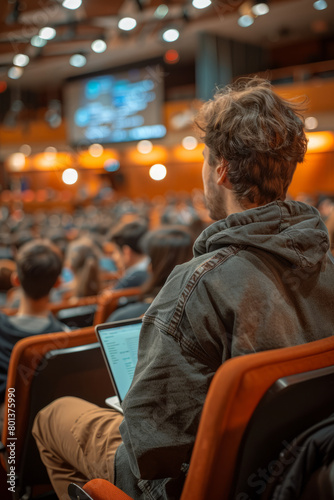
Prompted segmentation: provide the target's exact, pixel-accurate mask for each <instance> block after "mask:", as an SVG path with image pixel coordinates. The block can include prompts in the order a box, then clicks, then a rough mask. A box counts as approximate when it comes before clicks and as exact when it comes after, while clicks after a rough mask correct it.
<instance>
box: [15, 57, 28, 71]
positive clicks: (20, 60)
mask: <svg viewBox="0 0 334 500" xmlns="http://www.w3.org/2000/svg"><path fill="white" fill-rule="evenodd" d="M29 61H30V59H29V57H28V56H27V55H25V54H16V55H15V56H14V59H13V64H15V66H20V67H21V68H23V67H24V66H27V64H29Z"/></svg>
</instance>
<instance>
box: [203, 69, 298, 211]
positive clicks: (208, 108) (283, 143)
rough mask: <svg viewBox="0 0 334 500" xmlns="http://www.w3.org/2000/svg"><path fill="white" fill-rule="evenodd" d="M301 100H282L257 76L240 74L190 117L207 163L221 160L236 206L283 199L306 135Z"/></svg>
mask: <svg viewBox="0 0 334 500" xmlns="http://www.w3.org/2000/svg"><path fill="white" fill-rule="evenodd" d="M303 110H304V103H302V104H300V103H296V102H291V101H286V100H284V99H282V98H281V97H279V96H278V95H277V94H275V92H274V91H273V90H272V86H271V84H270V82H269V81H267V80H264V79H262V78H258V77H254V78H242V79H239V80H237V82H235V84H233V85H229V86H227V87H225V88H224V89H222V90H219V91H218V92H217V93H216V94H215V96H214V98H213V99H212V100H211V101H208V102H207V103H205V104H204V105H203V106H202V108H201V110H200V111H199V114H198V116H197V119H196V121H195V124H196V126H197V127H198V128H199V129H200V130H201V131H202V132H204V134H202V137H201V139H202V140H203V141H204V143H205V144H206V146H207V147H208V149H209V164H210V166H217V164H219V163H221V162H222V161H225V163H226V164H227V176H228V179H229V181H230V183H231V184H232V186H233V190H234V192H235V195H236V197H237V200H238V201H239V203H241V204H245V203H246V204H247V203H254V204H256V205H263V204H265V203H270V202H271V201H275V200H278V199H281V200H284V199H285V197H286V192H287V189H288V186H289V184H290V182H291V180H292V176H293V174H294V171H295V169H296V166H297V163H300V162H302V161H303V159H304V156H305V153H306V149H307V139H306V136H305V130H304V120H303V116H302V111H303Z"/></svg>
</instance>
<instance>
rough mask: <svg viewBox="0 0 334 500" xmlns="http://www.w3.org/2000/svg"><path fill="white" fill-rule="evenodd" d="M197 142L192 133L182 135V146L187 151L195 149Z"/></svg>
mask: <svg viewBox="0 0 334 500" xmlns="http://www.w3.org/2000/svg"><path fill="white" fill-rule="evenodd" d="M197 144H198V142H197V139H196V137H193V136H192V135H188V136H187V137H184V138H183V139H182V146H183V147H184V149H187V150H188V151H192V150H193V149H195V148H196V146H197Z"/></svg>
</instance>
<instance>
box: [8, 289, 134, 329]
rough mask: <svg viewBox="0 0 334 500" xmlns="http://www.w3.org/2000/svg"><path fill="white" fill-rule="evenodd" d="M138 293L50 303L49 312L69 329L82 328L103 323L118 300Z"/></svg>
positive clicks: (129, 291)
mask: <svg viewBox="0 0 334 500" xmlns="http://www.w3.org/2000/svg"><path fill="white" fill-rule="evenodd" d="M139 293H140V288H139V287H134V288H124V289H120V290H110V291H105V292H103V293H102V294H101V295H94V296H92V297H82V298H80V299H76V300H73V299H67V300H64V301H62V302H58V303H51V304H50V311H51V312H52V313H53V314H54V315H55V316H56V317H57V318H58V319H59V320H60V321H62V322H63V323H65V324H66V325H68V326H69V327H71V328H84V327H86V326H91V325H93V324H94V325H98V324H100V323H104V322H105V321H106V320H107V318H108V316H109V315H110V314H111V313H112V312H114V311H115V310H116V309H117V307H118V303H119V299H120V298H122V297H131V296H132V297H133V296H138V295H139ZM2 312H4V313H5V314H7V315H9V316H11V315H13V314H15V313H16V312H17V309H13V308H3V309H2Z"/></svg>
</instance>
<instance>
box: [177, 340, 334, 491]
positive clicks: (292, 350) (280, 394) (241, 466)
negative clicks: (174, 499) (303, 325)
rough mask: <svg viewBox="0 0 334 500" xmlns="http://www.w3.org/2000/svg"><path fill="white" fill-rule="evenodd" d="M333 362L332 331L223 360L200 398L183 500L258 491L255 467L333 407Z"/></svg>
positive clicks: (260, 483)
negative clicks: (300, 342)
mask: <svg viewBox="0 0 334 500" xmlns="http://www.w3.org/2000/svg"><path fill="white" fill-rule="evenodd" d="M333 366H334V336H332V337H328V338H326V339H322V340H318V341H315V342H310V343H308V344H303V345H299V346H294V347H287V348H283V349H276V350H272V351H265V352H261V353H255V354H249V355H247V356H242V357H236V358H233V359H230V360H228V361H226V362H225V363H224V364H223V365H222V366H221V367H220V368H219V370H218V371H217V373H216V374H215V376H214V378H213V380H212V383H211V386H210V389H209V392H208V395H207V398H206V401H205V405H204V408H203V412H202V417H201V421H200V425H199V429H198V433H197V436H196V442H195V446H194V450H193V453H192V457H191V462H190V468H189V472H188V475H187V479H186V482H185V486H184V489H183V492H182V496H181V500H206V499H208V498H210V500H232V499H233V500H249V499H252V500H253V499H256V498H260V497H259V496H258V495H260V494H261V493H262V491H260V490H263V487H264V488H265V486H266V484H265V481H263V477H260V476H259V477H258V476H257V474H258V471H259V468H262V469H265V472H266V473H267V474H268V470H269V469H268V467H269V468H270V464H271V460H275V459H277V457H278V453H279V452H280V451H281V449H282V448H284V444H285V443H286V442H289V441H290V440H291V439H292V438H293V437H295V436H296V435H298V434H299V433H300V432H302V431H303V430H305V429H306V428H307V427H308V426H309V425H312V424H313V423H315V421H317V420H321V419H322V418H323V417H325V416H327V415H328V414H330V413H331V412H333V411H334V397H333V396H334V391H333V383H334V378H333V372H334V369H333ZM324 368H325V369H327V368H328V369H327V370H323V369H324ZM306 394H308V397H307V398H306ZM304 414H305V417H304V416H303V415H304ZM269 472H270V471H269ZM260 474H262V472H260Z"/></svg>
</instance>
